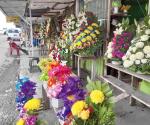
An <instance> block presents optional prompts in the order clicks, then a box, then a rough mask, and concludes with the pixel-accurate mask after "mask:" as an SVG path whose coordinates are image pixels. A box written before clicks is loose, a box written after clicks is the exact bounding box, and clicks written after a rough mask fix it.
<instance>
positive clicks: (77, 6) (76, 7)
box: [75, 0, 80, 16]
mask: <svg viewBox="0 0 150 125" xmlns="http://www.w3.org/2000/svg"><path fill="white" fill-rule="evenodd" d="M75 2H76V4H75V5H76V6H75V9H76V10H75V12H76V16H78V14H79V11H80V7H79V2H80V0H76V1H75Z"/></svg>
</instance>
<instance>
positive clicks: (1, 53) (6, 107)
mask: <svg viewBox="0 0 150 125" xmlns="http://www.w3.org/2000/svg"><path fill="white" fill-rule="evenodd" d="M6 38H7V37H6V36H4V35H0V125H13V122H14V121H15V119H16V118H17V116H18V114H17V111H16V107H15V98H16V95H15V93H16V92H15V81H16V76H17V73H18V68H19V65H18V63H17V60H16V56H9V49H8V48H9V46H8V43H7V41H6ZM14 55H15V54H14Z"/></svg>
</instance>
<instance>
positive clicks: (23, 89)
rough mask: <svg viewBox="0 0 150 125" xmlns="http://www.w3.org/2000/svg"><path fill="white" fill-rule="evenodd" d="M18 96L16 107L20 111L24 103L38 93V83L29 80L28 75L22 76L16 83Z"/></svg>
mask: <svg viewBox="0 0 150 125" xmlns="http://www.w3.org/2000/svg"><path fill="white" fill-rule="evenodd" d="M16 90H17V97H16V103H17V105H16V107H17V110H18V111H20V110H21V109H22V108H23V106H24V104H25V103H26V102H27V101H28V100H30V99H32V98H33V96H34V95H35V94H36V93H35V91H36V83H34V82H32V81H30V80H29V78H27V77H23V78H20V79H19V80H18V82H17V84H16Z"/></svg>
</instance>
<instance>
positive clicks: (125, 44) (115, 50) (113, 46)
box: [105, 19, 132, 61]
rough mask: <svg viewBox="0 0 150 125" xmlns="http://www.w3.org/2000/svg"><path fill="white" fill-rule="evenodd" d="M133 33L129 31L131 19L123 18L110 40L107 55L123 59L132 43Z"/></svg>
mask: <svg viewBox="0 0 150 125" xmlns="http://www.w3.org/2000/svg"><path fill="white" fill-rule="evenodd" d="M131 40H132V33H131V32H130V31H129V20H128V19H126V20H124V19H123V20H122V23H119V24H118V25H117V28H116V31H114V37H113V38H112V41H111V42H109V44H108V47H107V51H106V54H105V55H106V57H107V58H108V59H110V60H113V61H122V57H123V56H124V55H125V54H126V51H127V50H128V48H129V47H130V45H131Z"/></svg>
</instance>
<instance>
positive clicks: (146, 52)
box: [143, 46, 150, 54]
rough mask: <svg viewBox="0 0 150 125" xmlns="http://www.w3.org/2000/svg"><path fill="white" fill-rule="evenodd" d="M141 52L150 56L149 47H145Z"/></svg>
mask: <svg viewBox="0 0 150 125" xmlns="http://www.w3.org/2000/svg"><path fill="white" fill-rule="evenodd" d="M143 51H144V53H145V54H150V46H145V47H144V49H143Z"/></svg>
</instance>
